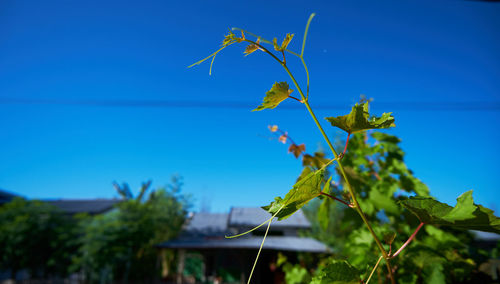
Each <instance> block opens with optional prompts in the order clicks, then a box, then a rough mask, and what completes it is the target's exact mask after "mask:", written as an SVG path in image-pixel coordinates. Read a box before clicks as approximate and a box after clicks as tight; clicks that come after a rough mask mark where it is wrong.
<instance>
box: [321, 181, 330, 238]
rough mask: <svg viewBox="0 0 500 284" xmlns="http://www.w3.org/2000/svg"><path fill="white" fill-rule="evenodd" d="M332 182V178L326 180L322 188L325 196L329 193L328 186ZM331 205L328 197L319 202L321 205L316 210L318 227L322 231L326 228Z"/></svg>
mask: <svg viewBox="0 0 500 284" xmlns="http://www.w3.org/2000/svg"><path fill="white" fill-rule="evenodd" d="M331 182H332V177H330V178H329V179H328V181H327V182H326V183H325V186H324V187H323V191H322V192H324V193H326V194H329V193H330V184H331ZM331 204H332V199H331V198H329V197H326V198H324V199H323V202H321V205H320V206H319V210H318V222H319V225H320V227H321V228H322V229H323V230H326V229H327V228H328V223H329V221H330V205H331Z"/></svg>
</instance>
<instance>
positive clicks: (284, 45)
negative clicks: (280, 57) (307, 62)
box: [273, 34, 293, 51]
mask: <svg viewBox="0 0 500 284" xmlns="http://www.w3.org/2000/svg"><path fill="white" fill-rule="evenodd" d="M292 38H293V34H286V36H285V38H284V39H283V42H282V43H281V46H279V45H278V40H277V39H276V38H274V39H273V45H274V49H275V50H277V51H284V50H285V49H286V48H287V47H288V44H290V41H292Z"/></svg>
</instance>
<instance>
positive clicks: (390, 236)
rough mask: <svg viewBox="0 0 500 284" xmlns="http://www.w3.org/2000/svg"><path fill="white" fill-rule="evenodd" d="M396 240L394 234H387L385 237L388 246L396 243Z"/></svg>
mask: <svg viewBox="0 0 500 284" xmlns="http://www.w3.org/2000/svg"><path fill="white" fill-rule="evenodd" d="M395 238H396V233H394V232H391V233H387V234H385V235H384V242H385V243H386V244H388V245H390V244H392V243H393V242H394V239H395Z"/></svg>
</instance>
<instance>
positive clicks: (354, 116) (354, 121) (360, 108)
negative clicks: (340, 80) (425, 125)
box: [326, 102, 396, 133]
mask: <svg viewBox="0 0 500 284" xmlns="http://www.w3.org/2000/svg"><path fill="white" fill-rule="evenodd" d="M326 120H328V121H329V122H330V123H331V124H332V126H334V127H338V128H340V129H342V130H344V131H345V132H347V133H356V132H360V131H363V130H367V129H380V128H388V127H394V126H396V125H395V124H394V117H393V116H392V115H391V113H390V112H389V113H383V114H382V116H381V117H375V116H371V117H370V113H369V112H368V102H364V103H359V104H356V105H355V106H353V107H352V110H351V112H350V113H349V114H347V115H343V116H337V117H327V118H326Z"/></svg>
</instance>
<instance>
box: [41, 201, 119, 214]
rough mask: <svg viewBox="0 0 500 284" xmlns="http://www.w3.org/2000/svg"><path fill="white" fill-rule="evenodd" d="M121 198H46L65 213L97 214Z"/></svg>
mask: <svg viewBox="0 0 500 284" xmlns="http://www.w3.org/2000/svg"><path fill="white" fill-rule="evenodd" d="M121 201H122V200H120V199H59V200H46V202H47V203H50V204H52V205H54V206H56V207H58V208H59V209H61V210H62V211H64V212H65V213H67V214H77V213H89V214H99V213H104V212H106V211H108V210H110V209H112V208H113V206H114V205H115V204H117V203H119V202H121Z"/></svg>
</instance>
